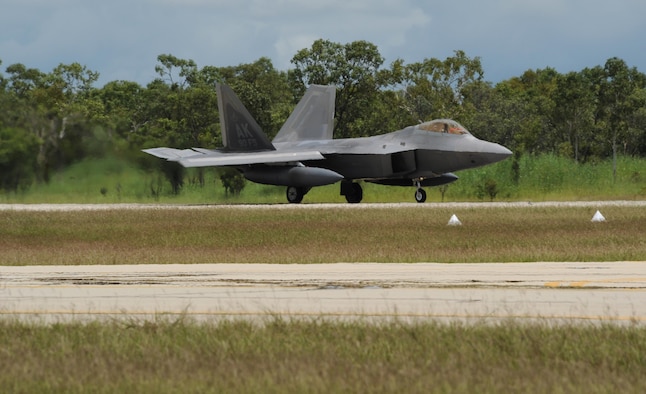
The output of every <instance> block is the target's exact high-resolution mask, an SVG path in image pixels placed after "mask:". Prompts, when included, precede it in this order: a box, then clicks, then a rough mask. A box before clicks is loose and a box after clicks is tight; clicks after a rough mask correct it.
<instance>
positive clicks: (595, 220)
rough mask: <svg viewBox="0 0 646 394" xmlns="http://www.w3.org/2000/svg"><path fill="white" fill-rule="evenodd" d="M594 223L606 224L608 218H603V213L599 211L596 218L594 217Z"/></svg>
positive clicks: (595, 215)
mask: <svg viewBox="0 0 646 394" xmlns="http://www.w3.org/2000/svg"><path fill="white" fill-rule="evenodd" d="M592 221H593V222H605V221H606V218H604V217H603V215H602V214H601V212H599V211H597V212H596V213H595V214H594V216H593V217H592Z"/></svg>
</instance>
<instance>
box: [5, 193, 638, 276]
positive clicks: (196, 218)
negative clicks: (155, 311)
mask: <svg viewBox="0 0 646 394" xmlns="http://www.w3.org/2000/svg"><path fill="white" fill-rule="evenodd" d="M344 206H345V205H342V206H340V207H338V208H334V207H333V208H325V209H324V208H312V209H290V208H292V207H287V208H288V209H276V208H272V207H264V208H260V209H259V208H256V209H240V208H231V207H224V206H222V207H217V206H216V207H204V208H200V209H189V210H183V209H145V210H107V211H76V212H20V211H0V220H2V223H3V226H0V250H2V253H1V254H0V264H2V265H40V264H149V263H158V264H167V263H336V262H355V261H370V262H406V263H411V262H456V263H459V262H510V261H516V262H525V261H623V260H629V261H630V260H639V261H643V260H646V238H644V236H643V235H644V234H645V233H646V210H644V209H643V208H640V207H613V206H608V207H604V208H603V209H602V211H603V214H604V215H605V217H606V219H607V221H606V222H603V223H592V222H591V221H590V219H591V218H592V216H593V214H594V212H595V209H594V208H545V207H527V208H520V207H515V208H488V209H473V208H456V209H448V208H433V207H425V206H418V205H414V206H413V207H406V208H393V209H387V208H375V207H365V208H364V209H359V210H356V209H352V210H350V209H343V207H344ZM452 214H456V215H457V216H458V217H459V218H460V220H461V221H462V223H463V225H462V226H459V227H452V226H447V222H448V220H449V218H450V216H451V215H452Z"/></svg>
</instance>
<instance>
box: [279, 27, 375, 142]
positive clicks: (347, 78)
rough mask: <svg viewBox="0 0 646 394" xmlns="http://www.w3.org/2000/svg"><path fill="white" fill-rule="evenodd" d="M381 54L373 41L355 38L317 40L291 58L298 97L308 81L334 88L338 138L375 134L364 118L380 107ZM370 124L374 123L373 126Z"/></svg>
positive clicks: (291, 76)
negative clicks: (345, 42) (337, 41)
mask: <svg viewBox="0 0 646 394" xmlns="http://www.w3.org/2000/svg"><path fill="white" fill-rule="evenodd" d="M383 61H384V59H383V57H382V56H381V54H380V53H379V50H378V49H377V47H376V46H375V45H374V44H371V43H369V42H367V41H354V42H351V43H348V44H345V45H342V44H339V43H334V42H331V41H327V40H317V41H315V42H314V43H313V44H312V47H311V48H309V49H301V50H300V51H298V52H297V53H296V55H295V56H294V57H293V58H292V64H293V65H294V67H295V69H294V70H293V71H292V72H291V73H290V75H289V76H290V82H291V84H292V87H293V89H294V92H295V93H296V95H297V96H298V97H300V96H302V95H303V93H304V91H305V87H306V86H308V85H310V84H319V85H335V86H336V87H337V89H338V90H337V95H336V108H335V109H336V111H335V120H336V125H335V135H336V137H339V138H349V137H361V136H367V135H372V134H377V133H379V132H380V131H379V130H372V129H370V126H371V125H369V124H366V119H369V118H370V114H371V113H372V112H373V111H374V108H375V107H379V106H380V105H379V101H378V100H379V98H380V95H379V92H380V89H381V88H382V87H383V86H384V84H385V83H387V82H386V81H384V78H383V74H380V72H379V71H380V67H381V65H382V64H383ZM372 126H373V125H372Z"/></svg>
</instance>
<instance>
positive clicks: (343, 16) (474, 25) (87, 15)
mask: <svg viewBox="0 0 646 394" xmlns="http://www.w3.org/2000/svg"><path fill="white" fill-rule="evenodd" d="M643 15H646V2H643V1H642V0H616V1H615V2H602V1H599V0H593V1H584V0H568V1H562V0H493V1H490V2H482V1H479V0H455V1H451V2H447V1H440V0H330V1H323V0H319V1H309V0H237V1H232V0H112V1H110V2H105V1H97V0H47V1H45V0H6V1H5V2H4V3H3V12H2V13H1V14H0V60H2V61H3V66H4V67H6V66H7V65H9V64H12V63H23V64H25V65H26V66H28V67H36V68H39V69H41V70H42V71H44V72H49V71H50V70H51V69H53V68H54V67H55V66H56V65H58V64H59V63H66V64H69V63H72V62H79V63H81V64H85V65H87V66H88V68H90V69H92V70H95V71H98V72H100V74H101V79H100V82H101V83H105V82H108V81H110V80H114V79H116V78H118V79H128V80H135V81H137V82H140V83H147V82H150V81H151V80H152V79H153V78H154V77H155V73H154V66H155V64H156V58H157V56H158V55H159V54H162V53H170V54H173V55H175V56H177V57H180V58H185V59H193V60H195V61H196V63H197V64H198V66H200V67H203V66H206V65H213V66H230V65H237V64H241V63H249V62H252V61H255V60H257V59H258V58H260V57H263V56H265V57H269V58H270V59H271V60H272V62H273V63H274V66H275V67H276V68H279V69H287V68H289V67H290V66H291V65H290V60H291V58H292V57H293V56H294V55H295V54H296V52H297V51H298V50H300V49H303V48H309V47H310V46H311V44H312V42H313V41H314V40H316V39H319V38H321V39H327V40H330V41H334V42H339V43H342V44H345V43H348V42H352V41H356V40H366V41H369V42H371V43H373V44H375V45H377V47H378V48H379V51H380V52H381V54H382V56H384V57H385V58H386V64H388V63H389V62H392V61H394V60H395V59H397V58H401V59H404V61H406V62H409V63H410V62H415V61H420V60H422V59H424V58H430V57H438V58H443V57H446V56H451V55H452V54H453V51H455V50H458V49H461V50H465V52H466V53H467V55H468V56H471V57H474V56H480V57H481V58H482V61H483V64H484V66H485V72H486V75H485V76H486V77H487V78H488V79H489V78H491V79H493V80H499V79H504V78H509V77H511V76H515V75H520V74H521V73H522V72H523V71H524V70H527V69H529V68H542V67H545V66H552V67H555V68H557V70H559V71H570V70H572V69H581V68H583V67H586V66H595V65H598V64H603V62H605V60H606V59H607V58H609V57H612V56H619V57H622V58H624V59H625V60H626V61H627V62H628V63H629V64H630V65H635V66H637V67H638V68H640V69H641V70H644V69H646V48H645V47H644V43H643V37H644V36H646V25H645V24H644V23H643V22H642V16H643Z"/></svg>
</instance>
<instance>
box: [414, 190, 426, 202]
mask: <svg viewBox="0 0 646 394" xmlns="http://www.w3.org/2000/svg"><path fill="white" fill-rule="evenodd" d="M415 201H417V202H419V203H423V202H425V201H426V190H424V189H422V188H419V189H417V190H416V191H415Z"/></svg>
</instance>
